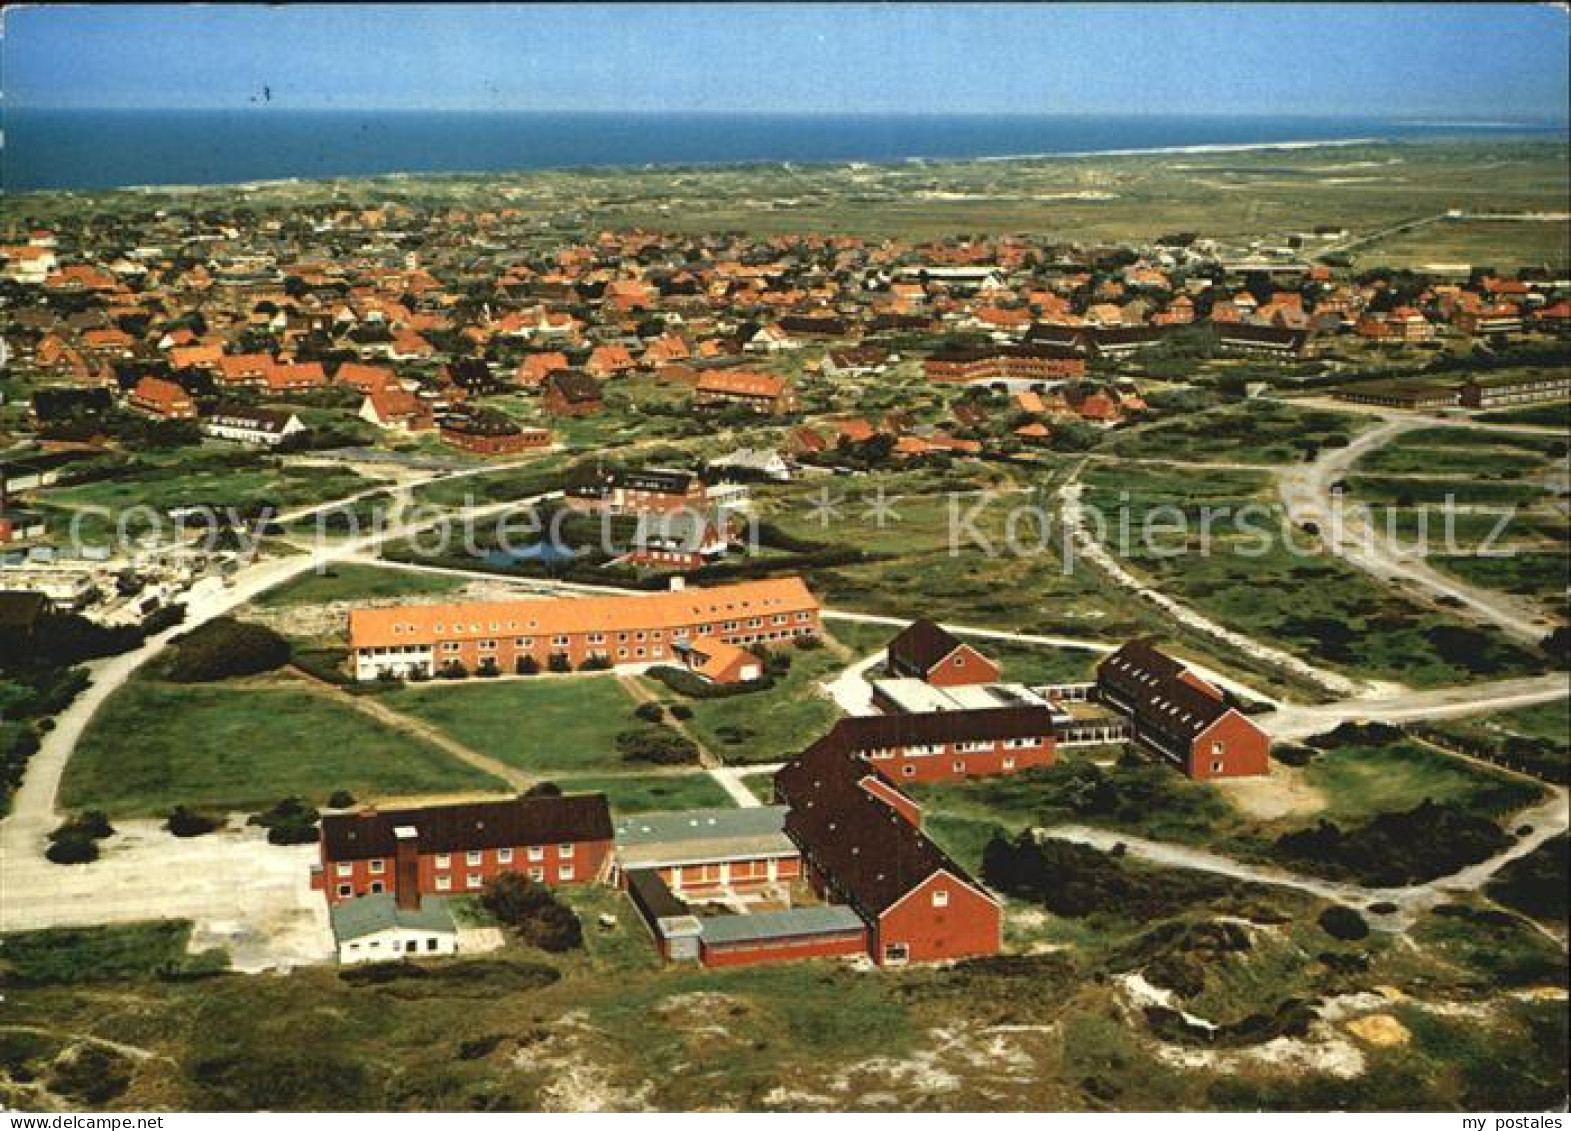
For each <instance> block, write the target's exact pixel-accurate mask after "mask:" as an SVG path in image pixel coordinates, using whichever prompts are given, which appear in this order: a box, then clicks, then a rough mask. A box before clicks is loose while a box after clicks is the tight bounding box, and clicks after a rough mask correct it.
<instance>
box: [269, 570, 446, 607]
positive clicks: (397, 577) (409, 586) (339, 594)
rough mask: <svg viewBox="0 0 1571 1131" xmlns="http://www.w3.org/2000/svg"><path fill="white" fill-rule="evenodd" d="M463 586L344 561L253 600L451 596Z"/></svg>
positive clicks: (411, 572) (286, 601) (294, 602)
mask: <svg viewBox="0 0 1571 1131" xmlns="http://www.w3.org/2000/svg"><path fill="white" fill-rule="evenodd" d="M463 587H464V579H463V578H460V577H443V576H441V575H440V574H435V573H417V572H415V571H414V570H407V569H384V568H382V567H380V566H373V565H361V564H360V563H358V562H344V563H340V564H338V565H335V566H333V567H331V568H330V569H328V570H327V571H326V572H325V573H316V572H314V571H313V572H311V573H307V574H304V575H303V576H301V577H298V578H296V579H295V580H293V581H290V582H288V583H286V584H284V585H280V586H279V587H278V588H276V589H270V590H268V591H267V592H266V593H263V594H262V595H261V596H260V597H258V598H257V599H256V603H257V604H258V605H262V606H265V607H272V608H278V607H282V606H287V605H319V604H326V603H328V602H331V601H357V600H378V599H387V598H396V597H409V596H416V595H435V594H441V593H452V592H454V591H456V590H458V589H462V588H463Z"/></svg>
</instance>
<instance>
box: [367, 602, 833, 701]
mask: <svg viewBox="0 0 1571 1131" xmlns="http://www.w3.org/2000/svg"><path fill="white" fill-rule="evenodd" d="M818 610H819V605H818V599H817V598H816V597H814V596H813V594H812V593H811V592H810V591H809V590H808V588H807V586H806V584H805V583H803V581H802V579H801V578H799V577H782V578H771V579H768V580H763V581H748V582H741V583H739V584H736V585H721V586H716V587H714V588H711V589H677V590H673V591H671V592H667V593H651V594H636V595H625V596H624V595H615V596H612V595H607V596H595V597H558V598H552V599H549V600H542V601H499V602H475V603H470V604H457V605H404V606H400V607H394V608H379V609H355V610H352V611H351V612H350V614H349V649H350V653H351V655H352V657H353V661H354V670H355V677H356V678H357V679H361V680H371V679H376V678H378V677H379V676H380V675H381V674H382V673H383V672H386V673H388V674H390V675H394V676H406V675H409V674H410V673H411V672H419V673H422V674H424V675H434V674H436V672H437V671H439V670H441V669H443V668H446V667H448V666H449V665H453V664H461V665H463V667H464V668H465V669H466V670H468V671H470V672H475V671H479V670H480V668H481V666H482V665H495V666H496V667H497V668H498V669H499V670H500V671H502V672H512V671H515V670H516V667H517V663H518V661H519V660H520V659H521V658H523V657H525V656H529V657H532V658H533V660H534V662H535V663H536V664H538V665H539V666H540V667H541V668H545V667H547V666H548V665H549V664H550V663H551V662H552V661H551V658H552V657H553V656H560V657H562V658H563V660H565V662H566V663H567V664H568V665H570V666H572V667H574V668H577V667H580V666H582V664H583V663H584V661H585V660H588V659H589V658H591V657H594V658H596V659H601V660H605V661H607V662H610V663H613V664H646V663H675V662H676V645H677V644H678V643H680V642H682V641H690V642H693V643H697V642H700V641H702V640H705V639H709V638H713V639H717V640H724V641H726V642H727V643H730V644H738V645H751V644H776V645H783V644H789V643H791V642H792V641H793V640H797V639H802V638H807V637H816V636H817V635H818V632H819V623H818ZM561 662H563V661H558V663H561Z"/></svg>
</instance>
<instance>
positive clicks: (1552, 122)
mask: <svg viewBox="0 0 1571 1131" xmlns="http://www.w3.org/2000/svg"><path fill="white" fill-rule="evenodd" d="M11 110H24V111H33V110H53V111H61V110H64V111H80V112H84V113H88V112H91V113H113V114H125V113H205V112H211V111H221V110H234V111H251V110H255V111H258V112H263V111H274V112H276V111H285V112H303V113H346V114H366V113H369V114H540V115H545V114H552V115H575V116H581V117H611V116H620V117H675V116H683V117H694V118H724V117H742V116H747V117H760V118H767V117H781V118H784V117H798V118H806V117H824V118H1093V117H1103V118H1146V119H1153V120H1161V119H1175V118H1217V119H1226V120H1239V121H1257V120H1273V121H1283V120H1288V121H1293V120H1301V121H1319V122H1324V121H1335V120H1339V119H1340V120H1348V121H1382V122H1401V123H1407V124H1410V125H1433V126H1435V127H1436V128H1445V127H1456V128H1463V127H1471V128H1479V127H1491V126H1497V127H1511V126H1537V127H1546V128H1547V127H1553V126H1561V127H1571V116H1568V117H1559V118H1557V117H1552V116H1551V117H1522V118H1512V117H1505V116H1502V115H1490V116H1488V117H1480V118H1467V117H1462V116H1457V115H1452V114H1447V113H1445V112H1444V111H1439V110H1436V111H1409V112H1405V113H1397V114H1368V113H1362V112H1326V113H1320V114H1304V113H1286V112H1283V113H1276V112H1270V111H1258V112H1251V111H1211V110H1191V111H1155V112H1141V111H1109V110H1013V109H1009V110H1006V109H1000V110H945V109H933V110H840V109H828V108H806V109H800V110H790V109H752V108H745V107H728V108H721V109H680V110H668V109H647V108H627V109H590V110H584V109H575V108H567V107H541V106H532V107H523V106H520V107H489V106H344V105H333V106H323V105H309V106H304V105H302V106H292V105H280V104H278V103H224V104H213V105H206V106H125V105H118V106H99V105H74V104H51V103H7V102H5V101H3V100H0V114H4V113H5V112H6V111H11Z"/></svg>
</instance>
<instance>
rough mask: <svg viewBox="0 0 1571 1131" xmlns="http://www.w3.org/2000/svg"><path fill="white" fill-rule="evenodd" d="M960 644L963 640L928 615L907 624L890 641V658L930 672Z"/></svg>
mask: <svg viewBox="0 0 1571 1131" xmlns="http://www.w3.org/2000/svg"><path fill="white" fill-rule="evenodd" d="M960 645H961V641H960V640H959V639H958V638H957V637H955V636H952V635H950V633H948V632H947V631H945V630H944V629H942V628H940V627H939V626H938V625H936V624H934V623H933V622H932V621H930V620H928V619H927V618H926V617H921V618H918V619H917V620H914V621H912V622H911V623H910V624H908V625H906V627H905V628H903V629H901V631H900V635H898V636H896V637H895V638H894V639H893V640H891V641H890V642H889V658H890V660H891V661H893V662H896V663H900V664H904V665H907V666H909V667H910V668H914V669H916V670H918V671H922V672H928V671H931V670H932V669H933V668H934V667H935V666H937V665H938V663H939V662H940V661H941V660H943V659H944V657H946V656H948V655H949V654H950V653H952V652H953V651H954V650H955V649H956V648H959V647H960Z"/></svg>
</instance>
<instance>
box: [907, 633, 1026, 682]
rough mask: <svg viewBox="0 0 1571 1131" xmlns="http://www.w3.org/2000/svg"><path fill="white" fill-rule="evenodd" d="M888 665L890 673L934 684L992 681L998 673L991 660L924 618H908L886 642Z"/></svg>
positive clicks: (995, 665) (996, 678) (996, 677)
mask: <svg viewBox="0 0 1571 1131" xmlns="http://www.w3.org/2000/svg"><path fill="white" fill-rule="evenodd" d="M888 668H889V674H890V675H892V676H897V677H901V676H903V677H906V678H909V679H920V680H923V681H924V682H926V683H931V684H932V685H933V686H934V687H964V686H967V685H970V684H975V683H995V682H997V680H998V676H999V668H998V665H997V664H995V663H994V662H993V661H992V660H989V659H988V658H987V657H986V656H984V655H982V653H980V652H978V651H977V650H976V649H975V648H973V647H971V645H969V644H966V643H964V642H963V641H961V640H957V639H956V638H955V637H954V636H952V635H950V634H949V633H948V632H946V631H944V629H942V628H940V627H939V626H938V625H936V624H934V623H933V622H932V621H930V620H926V619H921V620H915V621H912V622H911V623H910V624H909V625H907V626H906V627H905V629H904V630H902V631H901V633H900V635H899V636H896V637H895V638H894V639H893V640H891V641H890V642H889V651H888Z"/></svg>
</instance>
